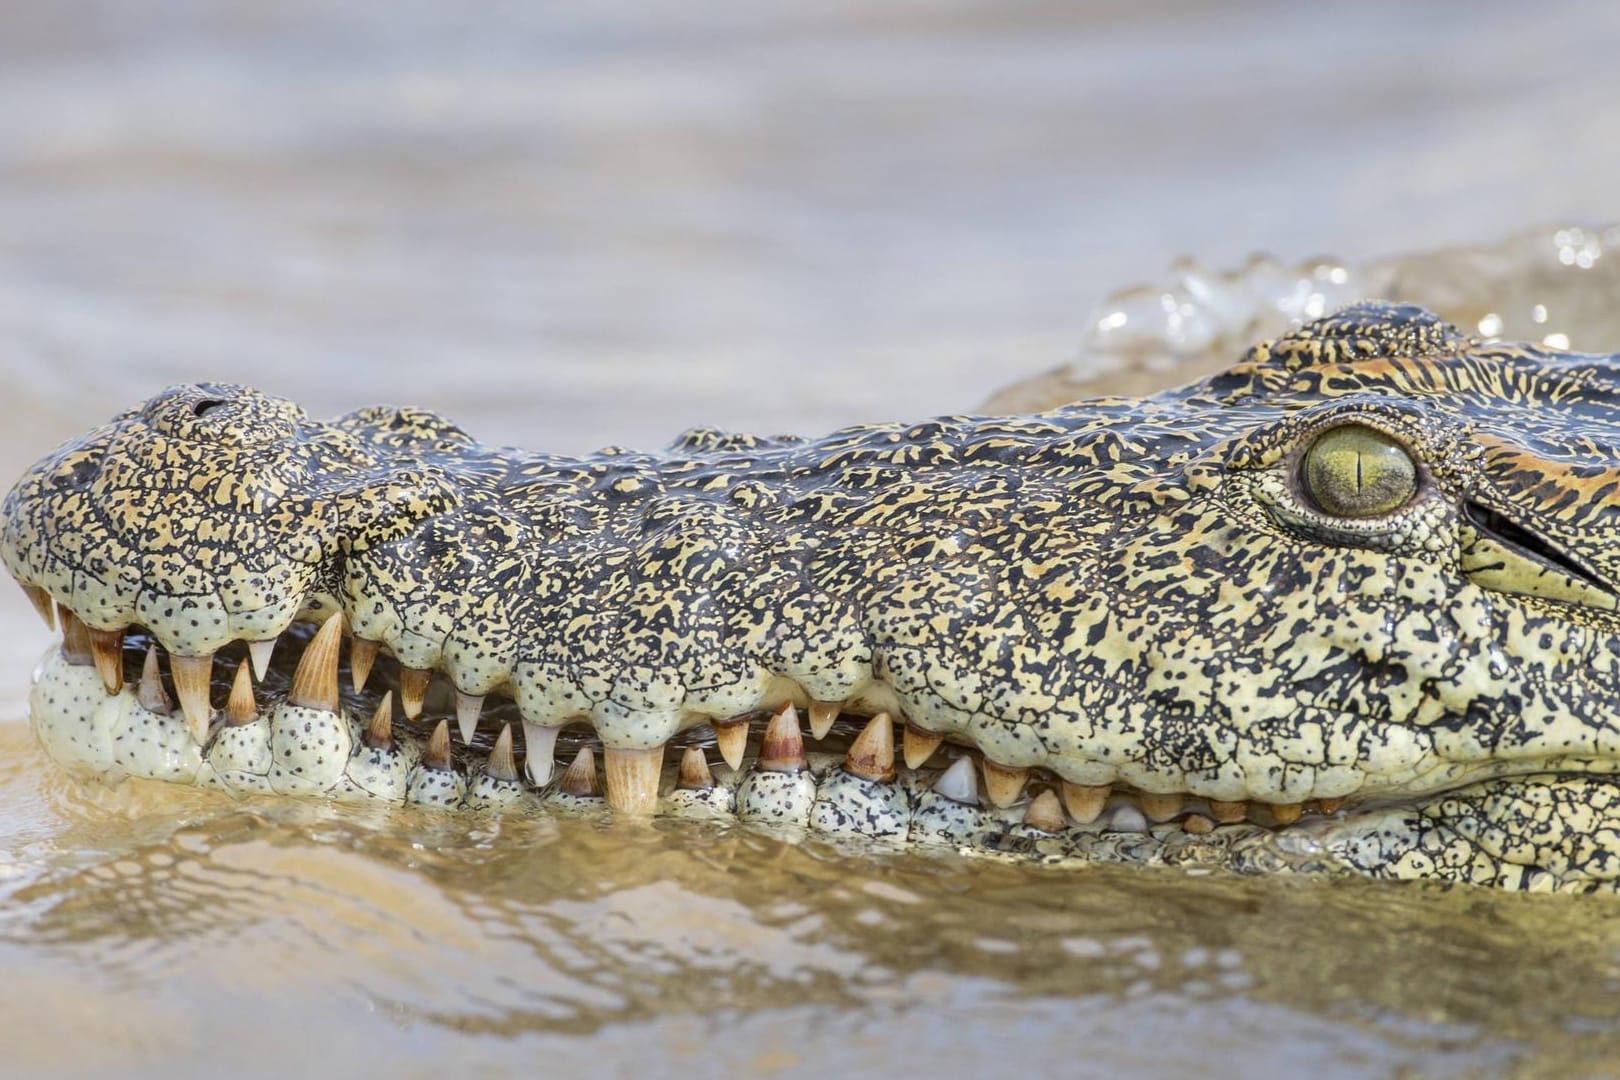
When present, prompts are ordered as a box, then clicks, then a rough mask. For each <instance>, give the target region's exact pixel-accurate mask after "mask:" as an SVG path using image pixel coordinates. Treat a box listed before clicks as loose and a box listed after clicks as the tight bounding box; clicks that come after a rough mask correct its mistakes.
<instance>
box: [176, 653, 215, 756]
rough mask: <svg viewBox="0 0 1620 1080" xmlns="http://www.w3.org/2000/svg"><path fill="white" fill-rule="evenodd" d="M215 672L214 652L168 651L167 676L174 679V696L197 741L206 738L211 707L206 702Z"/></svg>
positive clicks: (212, 714) (212, 709)
mask: <svg viewBox="0 0 1620 1080" xmlns="http://www.w3.org/2000/svg"><path fill="white" fill-rule="evenodd" d="M213 674H214V654H213V653H209V654H208V655H207V656H176V655H174V654H173V653H170V654H169V677H170V678H172V679H173V680H174V696H175V697H177V698H179V699H180V711H181V712H183V713H185V714H186V726H187V727H188V728H190V729H191V736H192V738H194V739H196V740H197V742H198V743H199V744H201V743H204V742H207V741H208V724H209V721H211V720H212V719H213V718H214V707H213V705H212V704H210V703H209V701H208V689H209V686H208V684H209V681H210V679H212V677H213Z"/></svg>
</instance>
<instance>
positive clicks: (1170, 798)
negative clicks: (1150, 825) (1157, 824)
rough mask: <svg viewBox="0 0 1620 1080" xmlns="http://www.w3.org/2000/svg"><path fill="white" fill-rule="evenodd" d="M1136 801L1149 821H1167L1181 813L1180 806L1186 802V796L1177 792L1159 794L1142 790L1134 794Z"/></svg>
mask: <svg viewBox="0 0 1620 1080" xmlns="http://www.w3.org/2000/svg"><path fill="white" fill-rule="evenodd" d="M1136 801H1137V803H1138V804H1139V805H1140V806H1141V807H1142V813H1144V814H1146V815H1147V816H1148V820H1149V821H1169V820H1170V819H1171V818H1173V817H1175V816H1176V815H1177V814H1179V813H1181V808H1182V807H1183V806H1185V805H1186V803H1187V797H1186V796H1185V795H1182V794H1179V793H1172V794H1168V795H1159V794H1155V793H1152V792H1147V791H1144V792H1141V793H1140V794H1138V795H1137V796H1136Z"/></svg>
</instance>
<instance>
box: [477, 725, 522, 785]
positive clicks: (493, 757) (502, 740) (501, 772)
mask: <svg viewBox="0 0 1620 1080" xmlns="http://www.w3.org/2000/svg"><path fill="white" fill-rule="evenodd" d="M484 772H485V774H487V775H489V776H491V777H493V778H495V779H496V780H516V779H517V778H518V771H517V759H516V758H514V757H513V756H512V725H511V724H502V725H501V733H500V734H499V735H498V736H496V737H495V746H494V747H493V748H492V749H491V750H490V752H489V760H488V761H486V762H484Z"/></svg>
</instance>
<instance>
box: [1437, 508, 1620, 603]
mask: <svg viewBox="0 0 1620 1080" xmlns="http://www.w3.org/2000/svg"><path fill="white" fill-rule="evenodd" d="M1463 516H1465V517H1466V518H1467V519H1468V520H1469V522H1470V523H1472V524H1473V526H1474V527H1475V528H1476V529H1478V530H1479V531H1480V532H1483V533H1486V534H1488V535H1489V536H1490V537H1491V538H1492V539H1493V540H1495V541H1496V542H1497V543H1499V544H1502V545H1504V546H1506V547H1510V548H1513V549H1514V550H1516V551H1518V552H1519V553H1520V554H1521V555H1524V556H1526V557H1528V558H1531V559H1534V560H1535V561H1537V562H1540V563H1542V564H1544V565H1547V566H1551V567H1554V568H1556V569H1558V570H1561V571H1563V572H1564V573H1566V574H1568V575H1569V576H1570V577H1572V578H1574V579H1575V580H1577V581H1581V582H1584V583H1586V584H1587V585H1590V586H1592V587H1593V588H1594V589H1600V590H1602V591H1603V592H1606V593H1609V594H1611V595H1612V594H1614V591H1615V590H1614V587H1613V586H1612V585H1611V584H1610V583H1609V582H1607V581H1604V580H1603V579H1602V578H1600V577H1598V576H1597V575H1596V574H1594V573H1592V571H1590V570H1588V569H1587V568H1586V567H1584V566H1582V565H1581V564H1580V563H1578V562H1576V561H1575V560H1574V559H1572V558H1571V557H1570V556H1568V555H1566V554H1564V553H1563V552H1562V551H1559V550H1558V549H1557V548H1555V547H1553V546H1552V545H1551V544H1549V543H1547V541H1545V540H1543V539H1542V538H1541V537H1539V536H1537V535H1536V534H1535V533H1533V532H1531V531H1530V530H1528V529H1526V528H1524V527H1522V526H1520V525H1517V524H1515V523H1514V522H1513V521H1511V520H1510V519H1509V518H1508V517H1507V516H1505V515H1504V514H1502V513H1500V512H1499V511H1496V510H1492V509H1491V508H1490V507H1488V506H1482V505H1481V504H1479V503H1477V502H1465V503H1463Z"/></svg>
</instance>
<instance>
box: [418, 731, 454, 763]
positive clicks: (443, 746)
mask: <svg viewBox="0 0 1620 1080" xmlns="http://www.w3.org/2000/svg"><path fill="white" fill-rule="evenodd" d="M422 764H423V765H424V766H425V767H427V768H429V769H438V770H439V771H440V772H449V771H450V770H451V769H453V768H455V759H454V758H453V757H451V755H450V724H449V722H448V721H445V720H440V721H439V725H438V727H435V728H434V729H433V734H432V735H429V736H428V744H427V746H426V747H425V748H424V749H423V750H422Z"/></svg>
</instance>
